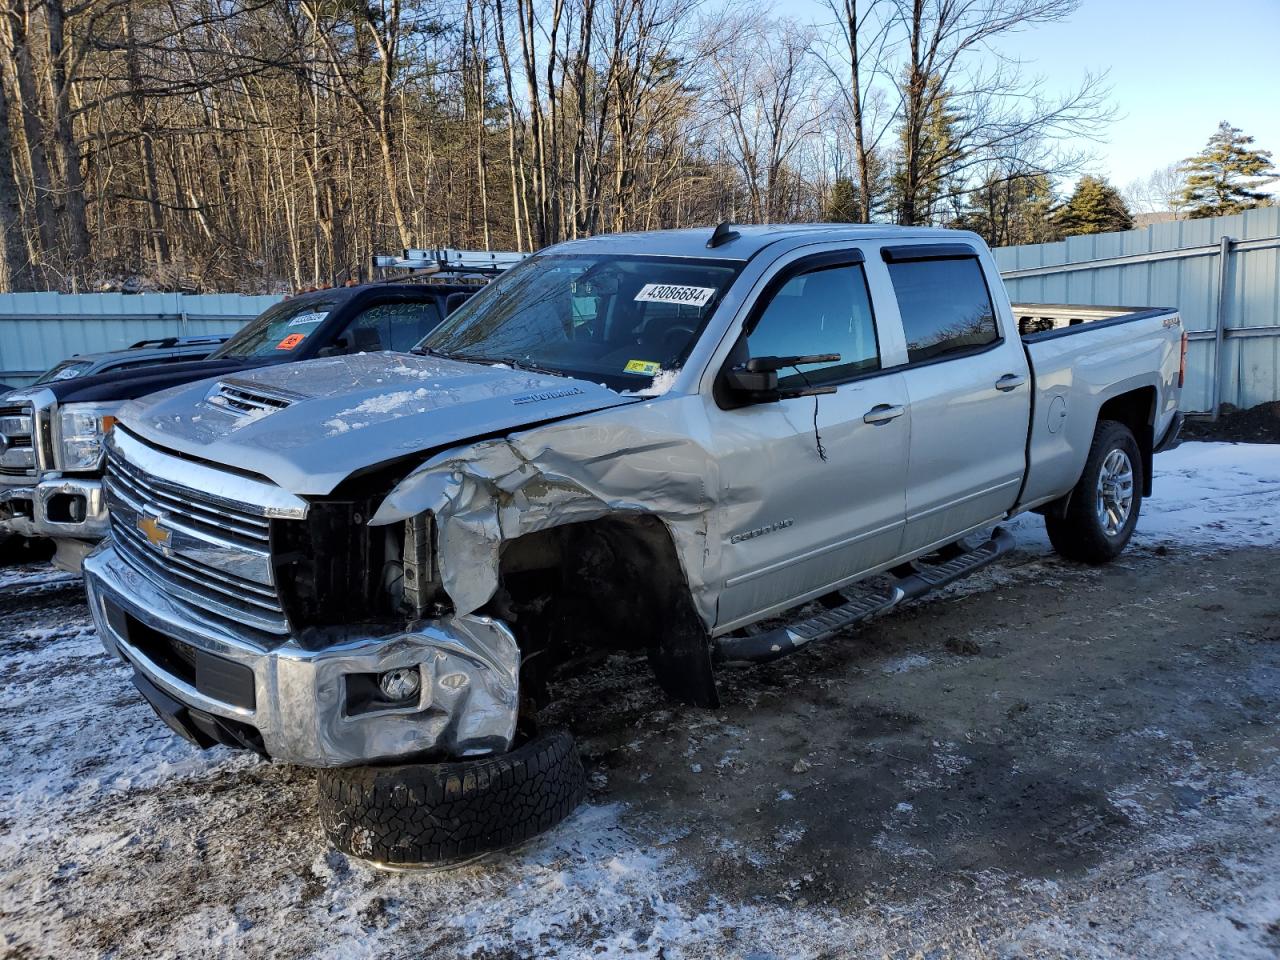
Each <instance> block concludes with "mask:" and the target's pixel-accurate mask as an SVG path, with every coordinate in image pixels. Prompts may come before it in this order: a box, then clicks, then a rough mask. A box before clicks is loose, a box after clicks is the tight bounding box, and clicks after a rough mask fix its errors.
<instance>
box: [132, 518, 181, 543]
mask: <svg viewBox="0 0 1280 960" xmlns="http://www.w3.org/2000/svg"><path fill="white" fill-rule="evenodd" d="M137 526H138V529H139V530H141V531H142V535H143V536H144V537H146V538H147V539H148V540H149V541H151V545H152V546H153V547H156V548H157V549H159V550H163V549H165V548H166V547H167V546H169V541H170V540H171V539H172V538H173V533H172V531H169V530H166V529H165V528H164V527H162V526H160V518H159V517H151V516H145V517H139V518H138V524H137Z"/></svg>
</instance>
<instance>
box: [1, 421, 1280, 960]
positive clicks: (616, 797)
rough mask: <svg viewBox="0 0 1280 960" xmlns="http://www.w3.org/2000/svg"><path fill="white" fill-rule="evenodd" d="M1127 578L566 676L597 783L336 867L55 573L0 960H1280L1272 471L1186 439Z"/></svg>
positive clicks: (24, 656) (1051, 571)
mask: <svg viewBox="0 0 1280 960" xmlns="http://www.w3.org/2000/svg"><path fill="white" fill-rule="evenodd" d="M1158 466H1159V467H1160V471H1161V476H1160V478H1159V479H1158V481H1157V493H1158V494H1159V497H1158V499H1157V500H1154V501H1152V502H1151V503H1149V504H1148V508H1149V509H1148V510H1147V512H1146V513H1145V514H1144V519H1143V522H1142V523H1141V524H1140V527H1139V529H1140V532H1141V536H1140V537H1139V538H1138V540H1137V541H1136V542H1135V545H1134V547H1133V548H1131V551H1130V552H1129V553H1128V554H1126V556H1125V557H1124V558H1123V559H1122V561H1121V562H1118V563H1116V564H1114V565H1112V566H1110V567H1107V568H1104V569H1099V570H1094V569H1089V568H1084V567H1080V566H1076V565H1073V564H1068V563H1064V562H1061V561H1059V560H1057V559H1056V558H1054V557H1053V556H1052V555H1051V554H1049V553H1047V552H1046V549H1045V544H1044V541H1043V537H1042V535H1041V534H1040V533H1039V531H1038V521H1037V520H1035V519H1034V518H1027V519H1026V520H1022V521H1019V522H1018V523H1017V524H1016V527H1017V529H1018V533H1019V538H1020V542H1022V543H1023V544H1024V546H1023V547H1022V549H1020V551H1019V552H1018V553H1017V554H1015V555H1014V556H1013V557H1012V558H1011V559H1010V560H1009V561H1007V562H1005V563H1002V564H1001V565H1000V566H998V567H996V568H993V569H991V570H989V571H986V572H984V573H983V574H981V575H979V576H978V577H976V578H973V579H971V580H969V581H966V582H964V583H962V584H960V585H957V586H956V587H953V588H952V589H951V590H950V591H948V592H946V593H945V594H943V595H941V596H938V597H936V598H934V599H931V600H929V601H927V602H923V603H919V604H916V605H914V606H912V607H910V608H908V609H905V610H902V611H900V612H898V613H896V614H895V615H894V616H892V617H889V618H886V619H884V620H882V621H879V622H877V623H875V624H873V625H871V626H869V627H865V628H863V629H862V630H859V631H856V632H853V633H851V634H850V635H849V636H847V637H843V638H839V639H837V640H835V641H832V642H828V643H825V644H823V645H821V646H817V647H814V648H812V649H810V650H807V651H804V652H802V653H800V654H798V655H796V656H795V657H792V658H790V659H788V660H786V661H782V662H780V663H777V664H773V665H771V666H767V667H753V668H744V669H739V670H735V671H732V672H728V673H726V675H725V678H724V683H723V699H724V702H725V706H724V707H723V708H722V709H721V710H719V711H717V712H714V713H711V712H706V711H700V710H694V709H686V708H681V707H674V706H672V705H671V704H669V703H666V702H664V701H663V699H662V697H661V695H660V694H659V693H658V692H657V690H656V689H655V687H654V685H653V684H652V682H651V680H650V678H649V675H648V671H647V668H646V667H645V665H644V664H643V662H639V661H633V660H630V659H627V658H622V657H616V658H612V659H609V660H606V661H603V662H601V663H598V664H595V665H592V666H591V667H589V668H584V669H582V670H581V671H580V672H579V673H578V674H577V675H576V676H574V677H572V678H569V679H567V680H566V681H565V682H564V683H563V684H562V685H561V691H560V692H561V694H562V696H563V699H562V701H561V702H560V703H559V704H558V706H557V707H556V708H555V710H554V711H552V712H550V713H549V715H548V718H547V719H548V720H549V721H553V722H555V721H558V722H562V723H565V724H567V725H569V726H570V727H571V728H572V729H573V730H574V731H575V733H576V734H577V735H578V737H579V740H580V744H581V747H582V750H583V753H584V756H585V758H586V760H587V765H588V770H589V771H590V774H591V779H592V794H591V796H590V798H589V802H588V803H587V804H585V805H584V806H583V807H582V808H581V809H580V810H579V811H578V812H577V813H576V814H575V815H574V816H573V817H572V818H571V819H570V820H569V821H567V822H566V823H565V824H564V825H563V826H562V827H561V828H559V829H558V830H557V831H555V832H553V833H552V834H551V835H550V836H548V837H545V838H543V839H541V840H539V841H536V842H534V843H531V844H529V845H526V846H525V847H524V848H522V849H521V850H518V851H516V852H514V853H511V854H509V855H506V856H503V857H500V858H496V859H493V860H490V861H487V862H483V863H480V864H477V865H474V866H471V867H467V868H464V869H461V870H456V871H451V872H447V873H408V874H391V873H382V872H379V871H376V870H373V869H371V868H369V867H367V866H364V865H361V864H359V863H356V862H352V861H349V860H348V859H347V858H345V857H343V856H341V855H339V854H336V853H332V852H330V851H328V850H327V849H326V847H325V844H324V842H323V840H322V838H321V837H320V835H319V832H318V829H317V827H316V824H315V818H314V809H315V802H314V798H313V783H312V777H311V776H310V775H309V774H308V773H307V772H305V771H300V770H295V769H291V768H288V767H284V766H281V765H277V764H271V763H267V762H263V761H259V760H257V759H254V758H251V757H246V756H243V755H237V754H233V753H230V752H227V751H223V750H218V751H213V752H209V753H203V754H202V753H200V752H198V751H195V750H194V749H193V748H189V747H188V746H187V745H186V744H185V743H183V742H182V741H180V740H177V739H176V738H174V737H173V736H172V735H171V734H169V732H168V731H167V730H166V729H165V728H164V727H163V726H161V725H160V724H159V723H158V722H157V721H156V720H155V719H154V717H153V716H151V715H150V713H149V712H148V710H147V709H146V708H145V707H144V706H143V705H142V704H141V702H140V701H139V699H138V697H137V696H136V695H135V694H134V693H133V690H132V687H131V686H130V685H129V683H128V680H127V677H126V676H125V673H124V671H123V670H122V669H121V668H120V667H119V666H118V665H116V664H115V663H114V662H112V661H109V660H108V659H107V658H106V656H105V655H104V654H103V653H102V652H101V649H100V647H99V646H98V643H97V638H96V636H95V635H94V633H93V630H92V627H91V626H90V624H89V621H88V618H87V613H86V610H85V607H84V603H83V600H82V597H81V593H80V584H79V581H78V580H77V579H76V578H72V577H68V576H66V575H63V574H57V573H52V572H50V571H49V570H48V569H47V568H37V567H28V568H21V569H16V570H15V569H11V570H9V571H4V572H0V657H2V658H3V659H2V660H0V688H2V694H3V695H2V696H0V767H2V768H3V770H4V771H5V774H4V779H3V783H0V937H2V939H0V944H3V950H0V953H3V955H4V956H11V957H15V958H16V957H35V956H45V955H58V956H67V955H71V954H76V955H100V956H113V957H114V956H143V955H145V956H181V957H190V956H200V955H226V954H236V955H250V956H271V957H292V956H304V955H314V956H326V957H347V956H379V957H381V956H408V955H413V956H441V957H453V956H467V957H475V958H488V960H494V958H517V957H552V956H589V957H651V958H659V957H661V958H670V960H674V958H677V957H735V958H743V960H746V958H750V960H784V958H791V957H845V956H870V957H881V956H889V957H895V958H896V957H903V958H907V957H916V956H921V957H950V956H965V957H968V956H980V957H1010V958H1011V957H1081V956H1085V957H1170V958H1172V957H1179V958H1181V957H1276V956H1277V955H1280V727H1278V726H1277V720H1278V719H1280V591H1278V590H1277V588H1276V586H1275V580H1276V573H1277V570H1278V569H1280V449H1277V448H1262V447H1244V446H1232V445H1228V444H1187V445H1185V446H1184V447H1182V448H1181V449H1180V450H1178V451H1175V452H1173V453H1171V454H1167V455H1164V456H1163V457H1162V458H1161V460H1160V461H1158Z"/></svg>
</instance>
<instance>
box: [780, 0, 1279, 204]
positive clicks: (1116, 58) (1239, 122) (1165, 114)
mask: <svg viewBox="0 0 1280 960" xmlns="http://www.w3.org/2000/svg"><path fill="white" fill-rule="evenodd" d="M805 8H807V9H809V10H811V11H812V13H810V14H809V17H810V18H811V19H813V20H815V21H821V20H822V19H824V17H823V13H824V11H823V9H822V7H821V5H820V4H819V3H818V2H816V0H801V2H800V3H796V2H786V0H778V2H776V3H775V4H774V13H775V15H777V16H786V15H790V16H795V17H799V16H802V15H803V14H802V13H801V10H803V9H805ZM829 17H830V14H829V12H828V13H827V14H826V17H825V19H829ZM1001 49H1002V50H1004V51H1006V52H1007V53H1010V54H1014V55H1016V56H1018V57H1019V58H1020V59H1022V60H1024V61H1026V68H1025V69H1026V71H1027V72H1028V73H1032V74H1036V75H1040V76H1043V77H1044V78H1045V80H1046V81H1047V83H1048V85H1049V86H1050V88H1051V89H1053V88H1056V89H1060V90H1067V89H1070V88H1072V87H1074V86H1075V85H1077V84H1078V83H1079V80H1080V78H1081V76H1082V75H1083V73H1084V72H1085V71H1086V70H1093V71H1099V72H1100V71H1103V70H1109V71H1110V74H1109V84H1110V86H1111V88H1112V100H1113V102H1114V103H1115V106H1116V108H1117V110H1118V115H1117V118H1116V120H1115V122H1114V123H1113V124H1111V126H1110V127H1109V128H1108V129H1107V130H1106V132H1105V137H1106V141H1107V142H1104V143H1099V144H1097V145H1096V146H1095V147H1094V150H1095V151H1096V153H1097V155H1098V158H1097V160H1096V161H1095V162H1094V164H1093V165H1092V169H1091V170H1089V171H1088V172H1091V173H1097V174H1102V175H1104V176H1106V177H1108V178H1109V179H1110V180H1111V181H1112V182H1113V183H1115V184H1116V185H1117V186H1120V187H1123V186H1125V185H1127V184H1128V183H1130V182H1131V181H1132V180H1134V179H1136V178H1138V177H1144V176H1146V175H1147V174H1148V173H1150V172H1151V171H1153V170H1155V169H1157V168H1159V167H1164V166H1167V165H1168V164H1170V163H1174V162H1176V161H1178V160H1182V159H1183V158H1185V157H1188V156H1190V155H1191V154H1193V153H1196V152H1197V151H1198V150H1200V149H1201V147H1203V146H1204V143H1205V141H1206V140H1207V139H1208V138H1209V135H1210V134H1211V133H1213V131H1214V129H1215V128H1216V127H1217V125H1218V121H1220V120H1227V121H1230V123H1231V124H1232V125H1234V126H1237V127H1240V128H1241V129H1242V130H1244V132H1245V133H1248V134H1251V135H1252V136H1253V137H1254V138H1255V139H1256V141H1257V142H1256V144H1255V146H1257V147H1260V148H1262V149H1264V150H1270V151H1272V153H1273V154H1274V158H1275V160H1276V162H1277V163H1280V0H1256V2H1254V3H1238V2H1228V0H1215V2H1210V0H1196V2H1192V0H1111V2H1107V0H1084V3H1083V4H1082V5H1081V7H1080V9H1079V10H1078V11H1077V12H1076V13H1075V14H1074V15H1073V16H1072V17H1071V19H1070V20H1069V21H1066V22H1063V23H1051V24H1045V25H1040V26H1036V27H1033V28H1030V29H1027V30H1025V31H1023V32H1021V33H1018V34H1016V35H1013V36H1011V37H1008V38H1006V39H1005V40H1004V41H1003V42H1002V45H1001Z"/></svg>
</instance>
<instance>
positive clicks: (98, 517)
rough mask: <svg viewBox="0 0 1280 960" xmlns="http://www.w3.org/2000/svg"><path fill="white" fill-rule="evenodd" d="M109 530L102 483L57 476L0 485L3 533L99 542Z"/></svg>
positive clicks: (0, 512)
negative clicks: (55, 477)
mask: <svg viewBox="0 0 1280 960" xmlns="http://www.w3.org/2000/svg"><path fill="white" fill-rule="evenodd" d="M107 530H108V525H107V504H106V500H105V499H104V498H103V495H102V481H101V480H90V479H83V478H79V477H58V478H57V479H53V480H41V481H39V482H35V483H27V484H23V485H17V486H9V485H3V486H0V532H4V533H12V534H17V535H18V536H22V537H52V538H54V539H70V540H88V541H92V542H97V541H98V540H101V539H102V538H103V537H105V536H106V535H107Z"/></svg>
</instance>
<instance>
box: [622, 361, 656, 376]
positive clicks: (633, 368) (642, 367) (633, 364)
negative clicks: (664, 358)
mask: <svg viewBox="0 0 1280 960" xmlns="http://www.w3.org/2000/svg"><path fill="white" fill-rule="evenodd" d="M622 369H623V371H625V372H626V373H642V374H644V375H645V376H646V377H652V376H653V375H654V374H655V373H657V372H658V371H659V370H661V369H662V364H660V363H656V362H654V361H653V360H628V361H627V365H626V366H625V367H623V368H622Z"/></svg>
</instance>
